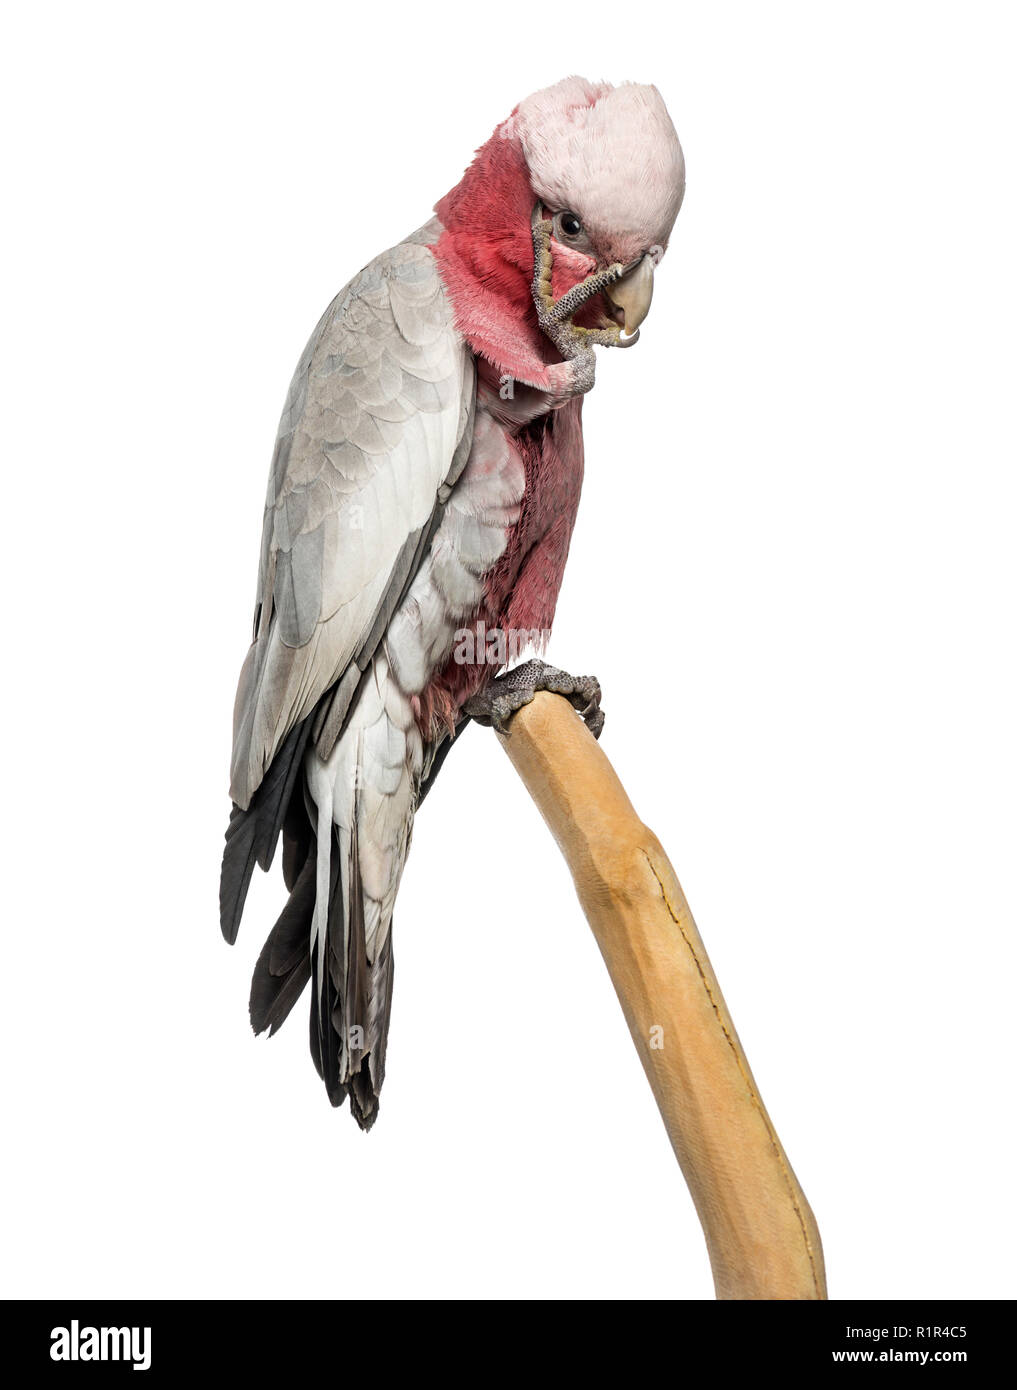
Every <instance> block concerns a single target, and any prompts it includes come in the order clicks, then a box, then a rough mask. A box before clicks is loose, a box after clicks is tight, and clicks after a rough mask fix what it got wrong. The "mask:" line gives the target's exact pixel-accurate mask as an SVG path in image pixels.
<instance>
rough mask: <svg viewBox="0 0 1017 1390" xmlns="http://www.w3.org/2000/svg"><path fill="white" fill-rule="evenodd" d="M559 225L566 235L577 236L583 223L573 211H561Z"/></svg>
mask: <svg viewBox="0 0 1017 1390" xmlns="http://www.w3.org/2000/svg"><path fill="white" fill-rule="evenodd" d="M560 226H561V229H562V231H563V232H564V233H565V235H566V236H578V235H579V233H580V232H581V231H582V230H583V224H582V222H580V220H579V218H578V217H577V216H576V215H575V213H574V212H563V213H562V215H561V218H560Z"/></svg>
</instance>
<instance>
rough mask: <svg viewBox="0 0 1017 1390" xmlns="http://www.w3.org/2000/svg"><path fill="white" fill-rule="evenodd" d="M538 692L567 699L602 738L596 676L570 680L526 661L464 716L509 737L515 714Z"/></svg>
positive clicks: (543, 664)
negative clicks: (546, 692)
mask: <svg viewBox="0 0 1017 1390" xmlns="http://www.w3.org/2000/svg"><path fill="white" fill-rule="evenodd" d="M538 690H549V691H551V693H552V694H554V695H564V696H565V698H566V699H567V700H568V701H569V703H570V704H572V705H573V706H574V707H575V709H576V710H578V712H579V714H580V715H581V716H582V718H583V720H584V722H585V724H586V727H587V728H588V729H589V731H590V733H591V734H592V735H593V737H594V738H600V731H601V729H603V727H604V711H603V710H602V709H601V708H600V681H598V680H597V678H596V676H570V675H569V673H568V672H567V671H559V670H558V668H557V667H556V666H548V664H547V663H546V662H544V661H536V660H534V661H527V662H524V664H523V665H522V666H517V667H516V668H515V669H514V670H512V671H506V673H505V674H504V675H503V676H498V677H496V678H495V680H493V681H492V682H491V684H490V685H489V686H487V688H486V689H484V690H481V691H480V692H479V694H477V695H474V696H473V697H472V698H471V699H469V700H468V701H467V702H466V704H465V705H464V706H463V713H464V714H468V715H469V716H470V718H471V719H475V720H476V721H477V723H478V724H485V725H487V726H488V728H495V729H497V730H498V732H499V733H500V734H507V733H508V731H509V724H510V722H511V720H512V716H513V715H514V714H515V712H516V710H520V709H522V707H523V705H528V704H529V703H530V701H531V700H532V699H533V697H534V695H536V693H537V691H538Z"/></svg>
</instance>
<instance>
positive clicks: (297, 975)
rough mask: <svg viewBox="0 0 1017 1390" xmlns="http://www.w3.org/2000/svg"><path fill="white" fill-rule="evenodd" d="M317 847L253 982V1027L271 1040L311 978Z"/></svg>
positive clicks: (272, 934) (295, 884)
mask: <svg viewBox="0 0 1017 1390" xmlns="http://www.w3.org/2000/svg"><path fill="white" fill-rule="evenodd" d="M314 879H315V843H314V838H313V836H312V837H311V840H310V843H309V845H308V850H307V855H306V858H305V859H304V864H303V867H302V868H301V870H300V872H299V874H298V875H297V877H296V879H295V880H294V882H293V883H292V884H291V885H290V889H291V891H290V896H289V901H288V902H287V904H286V906H285V907H284V908H283V910H282V912H281V913H280V915H279V920H278V921H277V922H276V924H275V926H274V927H273V928H272V930H271V932H270V933H269V936H268V940H267V941H266V942H265V945H264V946H263V947H262V951H261V955H260V956H259V957H258V963H257V965H255V967H254V978H253V979H252V980H251V1005H250V1008H251V1027H252V1028H253V1029H254V1031H255V1032H256V1033H263V1032H264V1031H265V1029H266V1028H267V1029H268V1035H269V1037H271V1036H272V1034H273V1033H276V1032H278V1031H279V1029H280V1028H281V1027H282V1025H283V1024H284V1023H285V1021H286V1019H287V1017H288V1015H289V1012H290V1010H291V1009H292V1008H293V1005H294V1004H295V1003H296V1002H297V1000H298V999H299V998H300V996H301V994H303V992H304V986H305V985H306V984H307V982H308V980H309V979H310V978H311V955H310V949H309V948H310V940H311V919H312V917H313V916H314Z"/></svg>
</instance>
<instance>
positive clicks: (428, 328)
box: [231, 242, 475, 807]
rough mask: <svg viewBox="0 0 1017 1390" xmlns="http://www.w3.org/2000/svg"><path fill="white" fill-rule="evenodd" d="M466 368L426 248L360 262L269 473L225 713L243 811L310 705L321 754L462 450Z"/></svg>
mask: <svg viewBox="0 0 1017 1390" xmlns="http://www.w3.org/2000/svg"><path fill="white" fill-rule="evenodd" d="M474 389H475V382H474V370H473V359H472V356H471V354H470V352H469V350H468V349H467V348H466V346H465V345H464V343H463V341H462V339H461V338H460V336H459V334H458V333H457V332H456V330H455V327H454V325H453V321H452V309H451V306H450V304H449V302H448V299H447V296H446V294H445V291H444V287H443V285H442V283H441V280H440V277H439V276H438V273H437V269H436V266H435V263H434V259H433V257H432V255H431V253H430V251H429V250H428V248H427V247H426V246H425V245H421V244H417V243H413V242H404V243H402V244H401V245H400V246H397V247H395V248H394V249H393V250H391V251H388V252H385V253H384V254H383V255H382V256H380V257H378V258H377V259H376V260H375V261H372V262H371V264H370V265H368V266H367V267H365V269H364V270H363V271H361V273H360V274H359V275H358V276H357V277H356V278H355V279H354V280H353V281H351V283H350V284H349V285H348V286H347V288H346V289H345V290H343V291H342V292H341V293H340V294H339V295H338V296H337V297H336V299H335V300H333V302H332V304H331V305H330V306H329V308H328V309H327V310H326V312H325V314H324V316H323V318H322V319H321V322H320V323H319V324H318V327H317V329H316V330H315V332H314V334H313V336H312V338H311V341H310V342H309V343H308V345H307V348H306V349H305V351H304V354H303V356H302V357H301V359H300V363H299V365H298V367H297V371H296V374H295V376H294V378H293V383H292V385H291V387H290V392H289V396H288V398H287V401H286V405H285V408H284V410H283V414H282V419H281V422H280V426H279V435H278V439H277V442H276V449H275V455H274V458H273V461H272V469H271V475H270V478H269V487H268V497H267V499H266V508H265V526H264V534H263V540H262V554H261V570H260V575H259V586H258V604H257V608H256V617H255V640H254V642H253V644H252V646H251V648H250V651H249V652H248V656H247V660H246V662H245V664H244V669H243V672H242V674H241V678H240V686H239V689H238V691H237V702H236V707H235V710H234V748H233V766H232V785H231V793H232V796H233V800H234V801H235V802H236V803H237V805H239V806H241V807H246V806H248V805H249V804H250V800H251V797H252V796H253V795H254V792H255V791H256V790H257V788H258V786H259V784H260V782H261V780H262V778H263V777H264V774H265V770H266V769H267V768H268V766H269V764H270V763H271V761H272V758H273V756H274V755H275V753H276V751H277V750H278V748H279V747H280V745H281V744H282V742H283V740H284V739H285V738H286V735H287V733H288V732H289V731H290V730H291V729H292V728H293V727H294V726H295V725H296V724H297V723H299V722H300V721H301V720H303V719H304V718H306V717H307V716H308V715H309V714H310V713H311V712H312V711H313V710H314V708H315V706H316V705H317V704H318V703H319V701H321V699H322V696H323V695H325V694H326V693H327V692H328V691H329V690H330V689H332V688H333V687H334V692H333V694H332V696H331V698H330V700H329V701H325V702H323V705H322V708H321V709H320V710H319V711H318V716H317V718H316V720H315V724H314V729H313V734H312V736H313V738H314V739H315V740H317V741H318V745H319V748H320V750H321V751H322V752H323V753H324V754H325V755H326V756H327V753H328V751H329V750H330V748H331V746H332V744H333V743H334V742H335V738H336V737H337V735H338V733H339V730H340V728H341V727H342V722H343V719H344V718H345V716H346V713H347V711H348V709H349V707H350V704H351V702H352V700H353V697H354V694H355V693H356V690H357V687H358V685H359V683H360V680H361V677H362V673H363V672H364V671H365V670H366V669H367V668H368V666H369V664H370V659H371V656H372V655H373V653H374V650H375V648H376V647H377V645H378V642H379V641H380V639H381V636H382V634H383V632H384V630H385V627H386V625H387V622H388V619H389V618H390V617H391V614H392V612H393V611H394V609H395V607H396V605H397V604H398V603H399V601H400V599H401V597H402V596H403V594H404V593H405V591H406V589H407V587H408V585H409V583H410V582H411V581H412V578H413V576H414V575H415V573H416V571H417V569H418V568H419V566H420V563H421V560H422V557H423V554H424V553H425V551H426V547H427V545H428V544H429V541H430V538H431V535H432V534H433V529H434V527H435V525H436V524H437V520H438V519H440V513H441V508H442V505H443V503H444V500H445V498H446V497H447V496H448V492H449V490H450V487H451V484H452V483H453V482H454V481H455V477H456V476H457V474H458V472H459V471H461V469H462V468H463V466H464V465H465V462H466V458H467V456H468V454H469V448H470V437H471V431H472V420H473V402H474Z"/></svg>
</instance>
